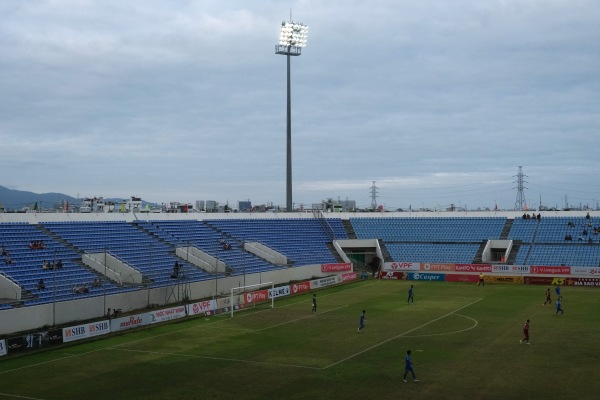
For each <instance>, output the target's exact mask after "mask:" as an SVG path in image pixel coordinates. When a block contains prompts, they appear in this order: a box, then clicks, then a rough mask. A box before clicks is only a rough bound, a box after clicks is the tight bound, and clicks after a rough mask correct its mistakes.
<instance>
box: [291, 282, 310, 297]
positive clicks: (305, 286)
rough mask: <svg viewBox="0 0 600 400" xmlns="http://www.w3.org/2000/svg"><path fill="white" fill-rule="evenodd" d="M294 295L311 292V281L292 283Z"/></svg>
mask: <svg viewBox="0 0 600 400" xmlns="http://www.w3.org/2000/svg"><path fill="white" fill-rule="evenodd" d="M290 289H291V290H292V294H298V293H304V292H309V291H310V281H305V282H298V283H292V284H291V285H290Z"/></svg>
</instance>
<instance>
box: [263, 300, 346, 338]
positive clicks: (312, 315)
mask: <svg viewBox="0 0 600 400" xmlns="http://www.w3.org/2000/svg"><path fill="white" fill-rule="evenodd" d="M345 307H348V304H346V305H344V306H341V307H336V308H332V309H331V310H327V311H323V312H321V313H317V314H316V315H321V314H327V313H329V312H332V311H335V310H339V309H341V308H345ZM314 317H315V315H314V314H311V315H307V316H305V317H300V318H296V319H293V320H291V321H286V322H282V323H280V324H276V325H271V326H267V327H266V328H262V329H257V330H256V332H261V331H265V330H267V329H271V328H276V327H278V326H281V325H286V324H291V323H292V322H296V321H301V320H303V319H307V318H314Z"/></svg>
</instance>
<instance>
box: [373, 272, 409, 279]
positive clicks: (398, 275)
mask: <svg viewBox="0 0 600 400" xmlns="http://www.w3.org/2000/svg"><path fill="white" fill-rule="evenodd" d="M379 279H397V280H403V281H405V280H407V279H408V272H404V271H387V272H385V271H380V272H379Z"/></svg>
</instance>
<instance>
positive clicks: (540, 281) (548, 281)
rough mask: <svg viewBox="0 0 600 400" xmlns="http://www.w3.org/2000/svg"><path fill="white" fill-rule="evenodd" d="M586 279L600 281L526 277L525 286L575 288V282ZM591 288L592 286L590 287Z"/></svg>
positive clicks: (581, 279) (556, 277) (582, 279)
mask: <svg viewBox="0 0 600 400" xmlns="http://www.w3.org/2000/svg"><path fill="white" fill-rule="evenodd" d="M587 279H592V280H593V279H600V278H570V277H569V278H563V277H558V276H555V277H552V276H526V277H525V284H527V285H548V286H555V285H568V286H576V285H575V283H574V282H575V281H576V280H577V281H585V280H587ZM577 286H585V285H577ZM590 286H592V285H590Z"/></svg>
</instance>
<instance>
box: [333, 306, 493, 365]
mask: <svg viewBox="0 0 600 400" xmlns="http://www.w3.org/2000/svg"><path fill="white" fill-rule="evenodd" d="M481 300H483V297H482V298H480V299H478V300H475V301H473V302H471V303H469V304H467V305H465V306H462V307H460V308H457V309H456V310H454V311H450V312H449V313H447V314H444V315H442V316H441V317H438V318H436V319H432V320H431V321H429V322H425V323H424V324H422V325H419V326H417V327H416V328H412V329H409V330H407V331H406V332H403V333H401V334H399V335H396V336H394V337H391V338H389V339H386V340H384V341H383V342H380V343H377V344H375V345H373V346H371V347H367V348H366V349H364V350H361V351H359V352H358V353H354V354H352V355H351V356H348V357H346V358H343V359H341V360H339V361H336V362H334V363H332V364H329V365H327V366H325V367H323V369H328V368H331V367H334V366H336V365H338V364H341V363H343V362H345V361H348V360H350V359H352V358H354V357H356V356H359V355H361V354H363V353H366V352H368V351H371V350H373V349H375V348H377V347H379V346H382V345H384V344H386V343H388V342H391V341H392V340H396V339H398V338H400V337H402V336H406V335H407V334H409V333H411V332H413V331H416V330H417V329H421V328H423V327H425V326H427V325H429V324H432V323H434V322H436V321H439V320H440V319H443V318H446V317H448V316H450V315H452V314H455V313H457V312H459V311H460V310H462V309H463V308H467V307H469V306H472V305H473V304H475V303H477V302H479V301H481Z"/></svg>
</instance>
